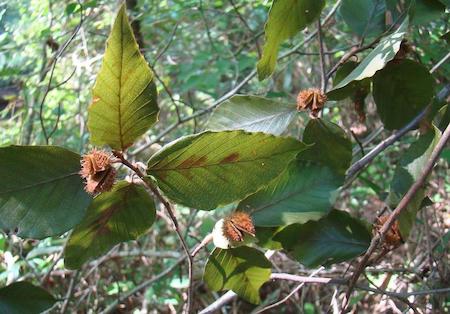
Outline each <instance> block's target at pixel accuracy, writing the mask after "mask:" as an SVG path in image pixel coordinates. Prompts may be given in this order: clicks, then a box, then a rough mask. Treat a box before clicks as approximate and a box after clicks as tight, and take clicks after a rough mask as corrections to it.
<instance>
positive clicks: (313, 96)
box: [297, 88, 327, 117]
mask: <svg viewBox="0 0 450 314" xmlns="http://www.w3.org/2000/svg"><path fill="white" fill-rule="evenodd" d="M326 101H327V96H326V95H325V94H324V93H322V91H320V89H317V88H309V89H305V90H302V91H300V93H298V96H297V110H299V111H300V110H311V114H312V115H313V116H314V117H317V115H318V114H319V112H320V110H322V109H323V106H324V105H325V103H326Z"/></svg>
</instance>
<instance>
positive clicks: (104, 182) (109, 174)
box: [84, 166, 117, 195]
mask: <svg viewBox="0 0 450 314" xmlns="http://www.w3.org/2000/svg"><path fill="white" fill-rule="evenodd" d="M116 175H117V171H116V169H115V168H114V167H112V166H110V167H109V168H107V169H106V170H104V171H100V172H97V173H96V174H93V175H90V176H88V177H87V178H86V186H85V188H84V189H85V190H86V192H88V193H89V194H92V195H94V194H98V193H102V192H108V191H110V190H111V188H112V187H113V185H114V181H115V179H116Z"/></svg>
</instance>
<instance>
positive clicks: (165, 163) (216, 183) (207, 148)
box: [147, 131, 307, 210]
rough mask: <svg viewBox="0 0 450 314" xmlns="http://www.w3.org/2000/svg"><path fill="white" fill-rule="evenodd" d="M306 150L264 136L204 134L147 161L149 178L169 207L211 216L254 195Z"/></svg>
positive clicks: (297, 144) (294, 142)
mask: <svg viewBox="0 0 450 314" xmlns="http://www.w3.org/2000/svg"><path fill="white" fill-rule="evenodd" d="M306 148H307V146H306V145H305V144H303V143H302V142H299V141H297V140H295V139H293V138H283V137H275V136H273V135H268V134H264V133H247V132H245V131H223V132H211V131H207V132H203V133H200V134H196V135H191V136H185V137H182V138H180V139H178V140H177V141H175V142H173V143H171V144H169V145H167V146H166V147H164V148H163V149H161V150H160V151H159V152H157V153H156V154H155V155H153V156H152V157H151V158H150V160H149V161H148V170H147V173H148V174H149V175H151V176H153V177H154V178H155V179H156V181H157V183H158V186H159V187H160V188H161V190H162V191H163V192H164V193H165V194H166V195H167V197H169V198H170V199H171V200H172V201H174V202H176V203H179V204H182V205H185V206H189V207H193V208H198V209H203V210H211V209H214V208H216V207H218V206H220V205H226V204H229V203H231V202H234V201H238V200H241V199H243V198H245V197H246V196H248V195H250V194H252V193H254V192H256V191H257V190H258V189H259V188H261V187H262V186H264V185H266V184H268V183H269V182H270V181H271V180H272V179H274V178H275V177H277V176H278V175H279V174H280V173H281V172H282V171H283V170H284V169H285V168H286V166H287V165H288V163H289V162H290V161H291V160H293V159H294V157H295V156H296V155H297V154H298V153H299V152H300V151H302V150H304V149H306Z"/></svg>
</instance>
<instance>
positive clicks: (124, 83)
mask: <svg viewBox="0 0 450 314" xmlns="http://www.w3.org/2000/svg"><path fill="white" fill-rule="evenodd" d="M158 110H159V109H158V104H157V92H156V85H155V83H154V80H153V72H152V71H151V70H150V68H149V66H148V64H147V62H146V61H145V59H144V57H143V56H142V54H141V53H140V52H139V47H138V45H137V43H136V39H135V38H134V35H133V31H132V30H131V27H130V23H129V22H128V18H127V16H126V13H125V4H124V5H122V7H121V8H120V11H119V13H118V14H117V17H116V20H115V22H114V26H113V28H112V30H111V35H110V36H109V38H108V41H107V44H106V51H105V56H104V57H103V63H102V67H101V69H100V72H99V73H98V76H97V81H96V83H95V86H94V90H93V103H92V104H91V106H90V107H89V110H88V111H89V119H88V128H89V131H90V132H91V142H92V143H93V144H96V145H104V144H107V145H109V146H110V147H111V148H113V149H116V150H125V149H126V148H128V147H129V146H131V145H132V144H133V143H134V141H135V140H136V139H137V138H138V137H139V136H141V135H142V134H144V133H145V132H146V131H147V130H148V129H149V128H150V127H151V126H152V125H153V124H155V122H156V121H157V118H158Z"/></svg>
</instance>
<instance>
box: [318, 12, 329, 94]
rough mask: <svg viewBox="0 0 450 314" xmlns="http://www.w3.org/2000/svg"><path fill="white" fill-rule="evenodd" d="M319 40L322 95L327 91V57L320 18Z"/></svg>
mask: <svg viewBox="0 0 450 314" xmlns="http://www.w3.org/2000/svg"><path fill="white" fill-rule="evenodd" d="M317 40H318V42H319V59H320V90H321V91H322V93H325V92H326V89H327V79H326V75H327V74H326V73H325V55H324V49H323V40H322V26H321V25H320V18H319V19H318V20H317Z"/></svg>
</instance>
